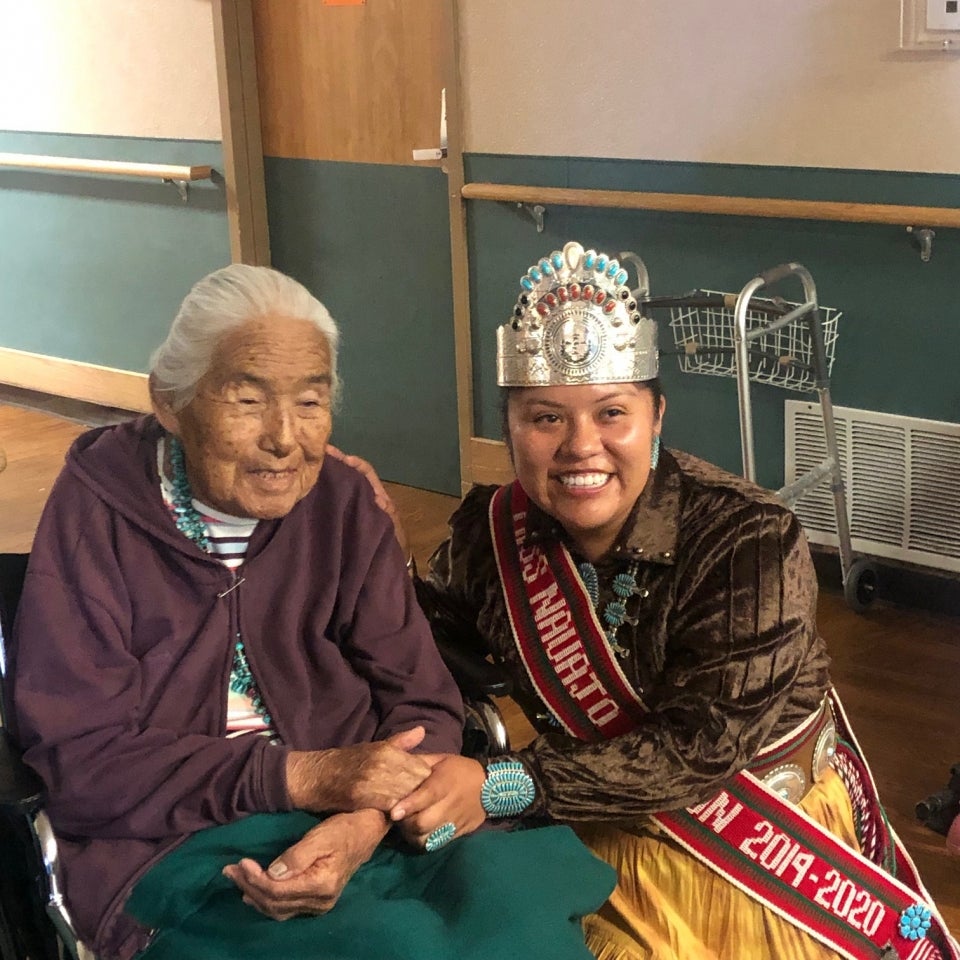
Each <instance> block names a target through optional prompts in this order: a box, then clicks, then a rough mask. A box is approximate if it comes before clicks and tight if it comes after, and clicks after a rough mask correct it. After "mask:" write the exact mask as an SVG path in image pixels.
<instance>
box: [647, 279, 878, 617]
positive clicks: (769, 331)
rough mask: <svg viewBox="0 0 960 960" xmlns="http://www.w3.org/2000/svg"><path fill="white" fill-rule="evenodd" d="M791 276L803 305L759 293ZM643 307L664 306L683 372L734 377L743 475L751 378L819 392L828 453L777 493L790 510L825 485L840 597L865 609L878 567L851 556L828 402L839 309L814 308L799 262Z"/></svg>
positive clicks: (749, 456) (749, 452) (750, 452)
mask: <svg viewBox="0 0 960 960" xmlns="http://www.w3.org/2000/svg"><path fill="white" fill-rule="evenodd" d="M791 277H795V278H797V279H799V280H800V282H801V284H802V286H803V295H804V300H803V302H801V303H796V302H793V301H789V300H784V299H783V298H782V297H769V296H768V297H758V296H757V293H758V292H759V291H760V290H762V289H763V288H765V287H770V286H774V285H776V284H779V283H782V282H783V281H784V280H787V279H789V278H791ZM644 306H645V307H653V308H656V307H662V308H669V310H670V328H671V330H672V331H673V338H674V343H675V345H676V348H675V350H673V351H663V352H664V353H674V354H675V355H676V356H677V358H678V361H679V363H680V369H681V370H682V371H683V372H685V373H699V374H705V375H707V376H717V377H733V378H735V379H736V381H737V396H738V401H739V409H740V442H741V451H742V454H743V475H744V476H745V477H747V479H749V480H753V481H756V457H755V452H754V441H753V412H752V404H751V399H750V383H751V382H755V383H766V384H769V385H771V386H774V387H779V388H781V389H786V390H797V391H803V392H814V391H815V392H816V393H817V394H818V395H819V399H820V409H821V414H822V417H823V427H824V438H825V446H826V449H825V451H824V452H825V454H826V456H825V458H824V459H823V460H822V461H821V462H820V464H819V465H817V466H816V467H814V468H813V469H812V470H810V471H808V472H807V473H806V474H804V475H803V476H800V477H797V478H796V479H794V480H793V482H792V483H789V484H788V485H786V486H784V487H782V488H781V489H780V490H778V491H777V496H778V497H780V499H781V500H783V502H784V503H786V504H787V505H788V506H791V507H792V506H793V505H794V504H795V503H796V501H797V500H798V499H799V498H800V497H801V496H802V495H803V494H804V493H805V492H806V491H807V490H809V489H811V488H812V487H814V486H816V485H817V484H820V483H829V485H830V488H831V491H832V492H833V500H834V507H835V514H836V519H837V531H838V538H839V545H840V567H841V572H842V575H843V585H844V595H845V597H846V599H847V602H848V604H849V605H850V606H851V607H853V608H854V609H855V610H863V609H866V607H867V606H869V604H870V603H871V602H872V600H873V598H874V595H875V592H876V585H877V572H876V568H875V566H874V564H872V563H871V562H870V561H868V560H866V559H863V558H855V557H854V555H853V549H852V545H851V542H850V528H849V523H848V520H847V506H846V498H845V495H844V484H843V478H842V476H841V466H840V458H839V454H838V448H837V438H836V429H835V426H834V419H833V405H832V403H831V400H830V373H831V371H832V369H833V359H834V352H835V350H836V344H837V336H838V321H839V319H840V311H839V310H835V309H834V308H833V307H823V306H820V305H819V303H818V302H817V293H816V286H815V284H814V282H813V277H812V276H811V275H810V272H809V271H808V270H807V269H806V268H805V267H804V266H803V265H802V264H799V263H784V264H780V265H779V266H776V267H772V268H771V269H769V270H766V271H764V272H763V273H761V274H759V275H758V276H756V277H754V278H753V279H752V280H750V281H749V282H748V283H747V284H746V286H744V287H743V289H742V290H741V291H740V293H739V294H736V293H721V292H719V291H716V290H695V291H693V292H692V293H688V294H686V295H684V296H681V297H653V298H648V299H646V300H645V301H644Z"/></svg>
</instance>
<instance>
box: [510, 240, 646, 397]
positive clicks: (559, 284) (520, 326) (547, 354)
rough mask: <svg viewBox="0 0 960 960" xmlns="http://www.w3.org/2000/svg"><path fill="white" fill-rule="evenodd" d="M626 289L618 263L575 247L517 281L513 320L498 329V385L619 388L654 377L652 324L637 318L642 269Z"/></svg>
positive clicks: (544, 261)
mask: <svg viewBox="0 0 960 960" xmlns="http://www.w3.org/2000/svg"><path fill="white" fill-rule="evenodd" d="M620 256H621V258H623V259H624V260H627V259H629V260H631V261H633V262H634V263H635V264H636V265H637V270H638V273H640V274H641V277H640V281H641V287H640V288H638V290H636V291H633V290H631V289H630V287H629V286H628V285H627V276H628V275H627V270H626V268H625V267H623V266H622V265H621V263H620V261H619V260H616V259H613V258H611V257H608V256H607V255H606V254H605V253H598V252H597V251H596V250H584V249H583V247H582V246H581V245H580V244H579V243H576V242H574V241H571V242H570V243H568V244H567V245H566V246H565V247H564V248H563V250H562V251H560V250H554V252H553V253H551V254H550V255H549V256H548V257H544V258H543V259H542V260H541V261H540V262H539V263H537V264H534V265H533V266H532V267H531V268H530V269H529V270H528V271H527V272H526V273H525V274H524V275H523V276H522V277H521V278H520V288H521V289H520V296H519V298H518V299H517V305H516V306H515V307H514V310H513V318H512V319H511V320H509V321H508V322H507V323H505V324H504V325H503V326H502V327H500V328H499V329H498V330H497V383H498V384H499V386H501V387H533V386H553V385H562V384H574V383H624V382H630V383H632V382H634V381H638V380H652V379H653V378H654V377H655V376H656V375H657V369H658V363H657V326H656V323H655V322H654V321H653V320H651V319H650V318H649V317H644V316H643V315H642V314H641V313H640V309H639V305H638V303H637V296H636V294H638V293H640V292H641V291H642V292H643V293H644V294H645V293H646V292H647V291H646V289H645V288H644V287H643V284H645V282H646V268H645V267H644V266H643V261H641V260H640V258H639V257H637V256H636V255H635V254H621V255H620Z"/></svg>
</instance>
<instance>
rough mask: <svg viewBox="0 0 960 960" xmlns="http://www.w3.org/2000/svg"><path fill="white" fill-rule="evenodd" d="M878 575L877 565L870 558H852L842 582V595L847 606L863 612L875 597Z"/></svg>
mask: <svg viewBox="0 0 960 960" xmlns="http://www.w3.org/2000/svg"><path fill="white" fill-rule="evenodd" d="M878 581H879V576H878V574H877V566H876V564H875V563H873V562H872V561H870V560H864V559H862V558H861V559H859V560H854V561H853V563H852V564H850V569H849V570H848V571H847V577H846V580H844V583H843V597H844V599H845V600H846V601H847V606H848V607H849V608H850V609H851V610H855V611H856V612H857V613H863V612H864V611H865V610H866V609H867V608H868V607H869V606H870V605H871V604H872V603H873V601H874V600H875V599H876V597H877V585H878Z"/></svg>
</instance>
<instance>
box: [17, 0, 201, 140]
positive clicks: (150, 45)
mask: <svg viewBox="0 0 960 960" xmlns="http://www.w3.org/2000/svg"><path fill="white" fill-rule="evenodd" d="M0 91H2V94H0V130H21V131H35V132H44V133H77V134H102V135H111V136H126V137H170V138H174V139H183V140H219V139H220V115H219V107H218V101H217V69H216V58H215V51H214V43H213V21H212V17H211V9H210V0H0Z"/></svg>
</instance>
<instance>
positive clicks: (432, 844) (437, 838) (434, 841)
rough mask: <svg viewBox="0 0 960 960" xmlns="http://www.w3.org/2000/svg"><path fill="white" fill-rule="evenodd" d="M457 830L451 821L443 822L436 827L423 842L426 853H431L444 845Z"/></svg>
mask: <svg viewBox="0 0 960 960" xmlns="http://www.w3.org/2000/svg"><path fill="white" fill-rule="evenodd" d="M456 832H457V828H456V826H455V825H454V824H452V823H449V822H447V823H444V824H441V825H440V826H439V827H437V829H436V830H434V831H433V833H431V834H430V835H429V836H428V837H427V840H426V843H424V848H425V849H426V851H427V853H433V851H434V850H439V849H440V848H441V847H443V846H446V844H448V843H449V842H450V841H451V840H452V839H453V835H454V834H455V833H456Z"/></svg>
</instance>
